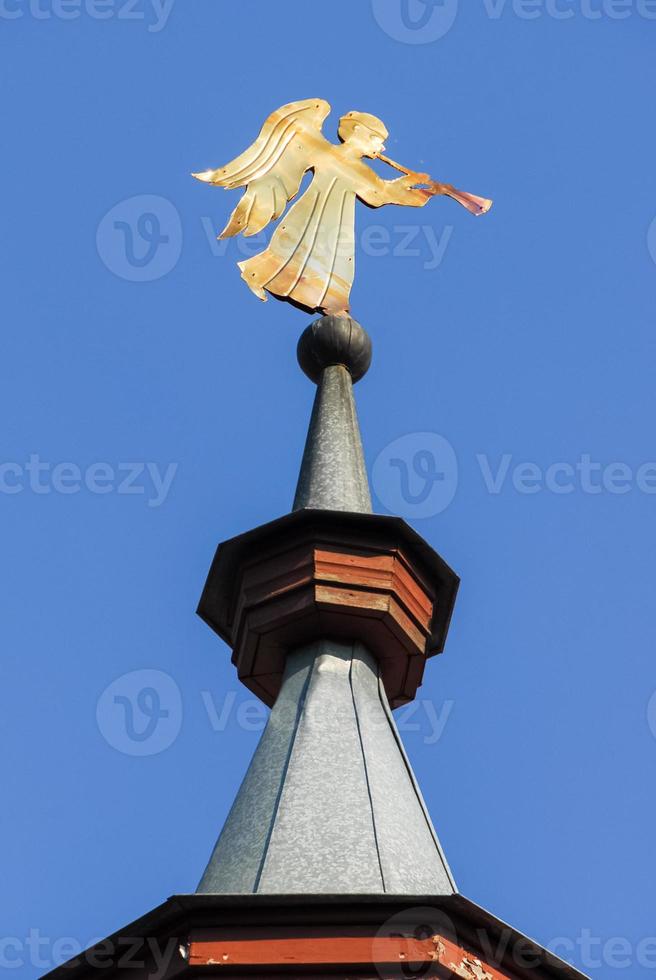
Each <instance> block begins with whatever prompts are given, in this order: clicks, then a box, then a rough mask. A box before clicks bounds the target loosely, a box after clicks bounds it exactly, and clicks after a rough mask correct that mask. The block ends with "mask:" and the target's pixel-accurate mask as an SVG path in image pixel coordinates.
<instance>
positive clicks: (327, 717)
mask: <svg viewBox="0 0 656 980" xmlns="http://www.w3.org/2000/svg"><path fill="white" fill-rule="evenodd" d="M352 661H353V648H352V647H351V646H345V645H342V644H337V643H329V642H326V641H323V642H320V643H317V644H316V657H315V660H314V666H313V670H312V679H311V681H310V686H309V688H308V694H307V699H306V703H305V708H304V711H303V714H302V716H301V719H300V723H299V728H298V731H297V734H296V740H295V743H294V748H293V751H292V756H291V760H290V764H289V770H288V772H287V778H286V779H285V785H284V788H283V791H282V795H281V798H280V806H279V809H278V814H277V818H276V822H275V825H274V827H273V831H272V834H271V842H270V845H269V850H268V853H267V857H266V862H265V865H264V870H263V873H262V879H261V882H260V888H259V890H261V891H263V892H295V891H307V890H308V888H309V887H313V888H314V889H316V891H318V892H327V893H328V894H333V893H335V892H346V893H349V892H355V893H357V892H363V891H369V892H372V893H376V892H383V891H384V887H383V881H382V876H381V872H380V865H379V861H378V851H377V847H376V836H375V832H374V823H373V819H372V813H371V805H370V800H369V793H368V787H367V776H366V769H365V764H364V758H363V753H362V747H361V744H360V736H359V732H358V723H357V718H356V714H355V711H354V704H353V695H352V692H351V684H350V672H351V664H352Z"/></svg>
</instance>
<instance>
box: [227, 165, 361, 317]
mask: <svg viewBox="0 0 656 980" xmlns="http://www.w3.org/2000/svg"><path fill="white" fill-rule="evenodd" d="M331 169H332V168H327V169H326V170H323V169H322V170H319V171H317V172H316V173H315V175H314V178H313V180H312V183H311V184H310V186H309V187H308V189H307V190H306V192H305V193H304V194H303V195H302V197H301V198H300V199H299V200H298V201H297V202H296V203H295V204H294V205H293V206H292V207H291V208H290V210H289V211H288V213H287V214H286V215H285V217H284V218H283V220H282V223H281V224H280V225H279V226H278V228H277V229H276V230H275V232H274V234H273V236H272V238H271V242H270V244H269V246H268V248H266V249H265V250H264V251H263V252H260V253H259V254H258V255H254V256H253V257H252V258H250V259H246V260H245V261H244V262H239V268H240V269H241V274H242V277H243V278H244V280H245V281H246V282H247V283H248V285H249V286H250V288H251V289H252V290H253V292H255V293H256V294H257V295H258V296H260V297H261V298H262V299H264V298H265V297H264V294H263V292H262V290H263V289H266V290H268V291H269V292H271V293H275V294H276V295H277V296H281V297H285V298H286V299H289V300H291V301H293V302H296V303H299V304H300V305H302V306H307V307H309V308H310V309H322V310H325V311H326V312H328V313H330V312H338V311H343V310H348V308H349V294H350V292H351V286H352V285H353V276H354V274H355V197H356V194H355V191H354V189H353V183H352V181H351V182H349V181H347V180H346V179H345V178H344V177H342V176H341V175H340V174H337V173H331ZM372 175H373V174H372Z"/></svg>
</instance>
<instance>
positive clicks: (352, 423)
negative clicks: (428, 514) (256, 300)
mask: <svg viewBox="0 0 656 980" xmlns="http://www.w3.org/2000/svg"><path fill="white" fill-rule="evenodd" d="M298 358H299V362H300V364H301V367H302V368H303V370H304V371H305V373H306V374H307V375H308V376H309V377H310V378H311V379H312V380H313V381H316V382H317V393H316V396H315V400H314V407H313V409H312V418H311V420H310V428H309V430H308V436H307V441H306V444H305V451H304V453H303V462H302V463H301V472H300V475H299V478H298V486H297V488H296V497H295V499H294V508H293V509H294V510H302V509H303V508H314V509H317V510H347V511H354V512H358V513H362V514H370V513H371V496H370V493H369V482H368V480H367V471H366V468H365V465H364V456H363V453H362V440H361V438H360V428H359V425H358V417H357V412H356V408H355V400H354V398H353V383H354V382H355V381H358V380H359V378H361V377H362V375H363V374H364V373H365V372H366V370H367V368H368V367H369V364H370V362H371V342H370V340H369V337H368V335H367V334H366V333H365V331H364V330H363V329H362V327H361V326H360V325H359V324H358V323H356V322H355V320H351V319H350V318H348V317H337V316H333V317H322V318H321V319H320V320H317V321H315V323H313V324H311V325H310V326H309V327H308V329H307V330H306V331H305V332H304V333H303V335H302V336H301V339H300V341H299V345H298Z"/></svg>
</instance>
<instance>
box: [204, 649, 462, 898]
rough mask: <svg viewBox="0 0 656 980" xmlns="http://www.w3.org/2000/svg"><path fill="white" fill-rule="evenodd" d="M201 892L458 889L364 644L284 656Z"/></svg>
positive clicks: (415, 892)
mask: <svg viewBox="0 0 656 980" xmlns="http://www.w3.org/2000/svg"><path fill="white" fill-rule="evenodd" d="M198 891H199V892H212V893H236V894H243V893H257V894H260V893H261V894H294V893H298V892H301V893H307V894H326V893H328V894H343V895H357V894H370V895H374V894H393V895H422V894H433V895H448V894H452V893H453V892H455V891H456V888H455V884H454V881H453V878H452V877H451V874H450V871H449V869H448V866H447V863H446V860H445V858H444V855H443V854H442V851H441V848H440V845H439V842H438V840H437V837H436V835H435V831H434V830H433V826H432V824H431V821H430V817H429V816H428V813H427V810H426V807H425V805H424V802H423V800H422V797H421V794H420V792H419V789H418V787H417V783H416V780H415V777H414V775H413V772H412V768H411V766H410V763H409V761H408V759H407V756H406V754H405V752H404V750H403V746H402V743H401V739H400V736H399V733H398V731H397V728H396V725H395V723H394V720H393V718H392V713H391V711H390V708H389V705H388V702H387V697H386V694H385V690H384V688H383V685H382V683H381V681H380V677H379V665H378V663H377V661H376V660H375V659H374V658H373V657H372V656H371V654H369V653H368V651H367V650H366V649H365V648H364V647H363V646H362V645H361V644H358V643H355V644H344V643H337V642H333V641H329V640H322V641H318V642H317V643H313V644H309V645H308V646H307V647H305V648H302V649H300V650H298V651H296V652H294V653H292V654H289V655H288V657H287V662H286V668H285V675H284V680H283V684H282V688H281V691H280V694H279V695H278V699H277V700H276V703H275V705H274V707H273V709H272V711H271V716H270V718H269V721H268V723H267V726H266V729H265V731H264V733H263V735H262V739H261V741H260V744H259V745H258V747H257V750H256V752H255V755H254V756H253V760H252V762H251V764H250V767H249V769H248V772H247V773H246V777H245V779H244V781H243V783H242V785H241V788H240V790H239V793H238V794H237V798H236V800H235V802H234V804H233V807H232V809H231V811H230V814H229V816H228V819H227V821H226V823H225V826H224V828H223V832H222V833H221V836H220V837H219V840H218V842H217V845H216V847H215V849H214V853H213V854H212V857H211V859H210V862H209V864H208V866H207V869H206V871H205V873H204V875H203V878H202V880H201V882H200V885H199V886H198Z"/></svg>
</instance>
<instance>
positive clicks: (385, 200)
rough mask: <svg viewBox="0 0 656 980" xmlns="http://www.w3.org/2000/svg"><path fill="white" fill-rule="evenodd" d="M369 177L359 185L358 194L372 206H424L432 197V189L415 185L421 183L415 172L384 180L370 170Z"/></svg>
mask: <svg viewBox="0 0 656 980" xmlns="http://www.w3.org/2000/svg"><path fill="white" fill-rule="evenodd" d="M367 177H368V179H366V180H364V181H362V183H361V184H360V185H359V186H358V189H357V194H358V197H360V198H362V200H363V201H364V202H365V204H369V205H370V207H372V208H379V207H381V206H382V205H383V204H404V205H407V206H409V207H411V208H423V206H424V204H426V202H427V201H429V200H430V198H431V197H432V194H431V193H430V191H427V190H423V189H422V188H421V187H414V186H413V185H414V184H417V183H419V181H418V180H417V176H416V175H414V174H412V175H410V176H408V177H398V178H397V179H396V180H383V179H382V177H379V176H378V174H375V173H374V172H373V170H370V171H369V174H368V175H367Z"/></svg>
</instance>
